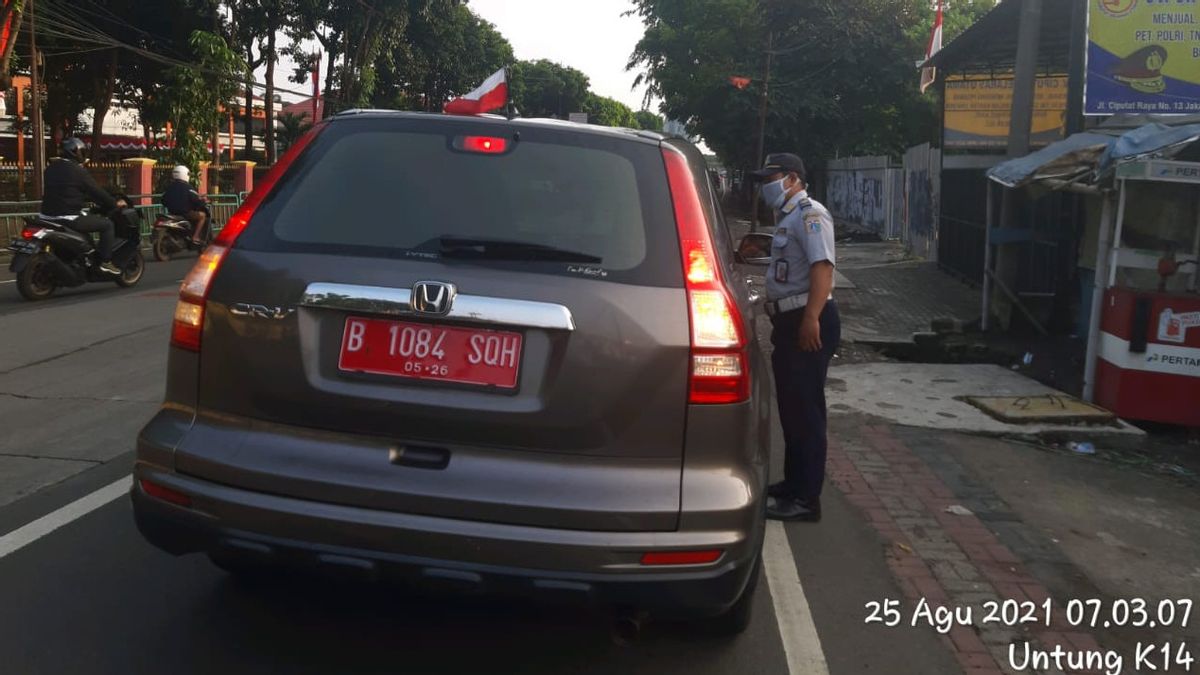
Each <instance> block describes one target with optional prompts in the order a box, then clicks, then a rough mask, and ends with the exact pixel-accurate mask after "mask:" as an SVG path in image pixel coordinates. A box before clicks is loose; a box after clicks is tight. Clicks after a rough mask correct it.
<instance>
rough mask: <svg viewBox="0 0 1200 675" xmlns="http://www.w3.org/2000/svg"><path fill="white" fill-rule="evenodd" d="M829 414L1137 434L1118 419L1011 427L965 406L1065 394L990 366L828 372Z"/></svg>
mask: <svg viewBox="0 0 1200 675" xmlns="http://www.w3.org/2000/svg"><path fill="white" fill-rule="evenodd" d="M829 378H830V382H829V389H828V394H827V399H828V402H829V409H830V412H831V413H835V414H836V413H838V412H843V413H846V412H860V413H866V414H870V415H875V416H877V417H882V418H884V419H887V420H890V421H892V422H895V423H897V424H904V425H908V426H914V427H925V428H929V429H942V430H949V431H963V432H968V433H978V434H989V435H1009V436H1026V437H1037V436H1056V437H1066V438H1070V439H1072V440H1084V439H1092V440H1101V441H1103V440H1104V439H1114V438H1123V439H1133V440H1136V439H1139V438H1141V437H1143V436H1144V435H1145V432H1143V431H1142V430H1141V429H1138V428H1137V427H1133V426H1130V425H1129V424H1126V423H1124V422H1121V421H1120V420H1116V421H1114V422H1113V423H1112V424H1111V425H1078V424H1065V423H1053V422H1038V423H1031V424H1014V423H1008V422H1004V421H1001V420H999V419H996V418H994V417H992V416H990V415H988V414H987V413H985V412H983V411H982V410H980V409H979V408H976V407H975V406H973V405H971V404H969V403H967V402H966V401H965V400H964V399H965V398H966V397H968V396H1024V397H1044V396H1047V395H1054V396H1062V397H1064V398H1067V396H1066V394H1063V393H1062V392H1060V391H1058V390H1056V389H1052V388H1050V387H1047V386H1045V385H1043V384H1041V383H1038V382H1035V381H1034V380H1031V379H1029V378H1027V377H1025V376H1023V375H1021V374H1019V373H1015V372H1013V371H1011V370H1008V369H1006V368H1002V367H1000V366H996V365H989V364H928V363H861V364H855V365H846V366H836V367H834V368H831V369H830V371H829Z"/></svg>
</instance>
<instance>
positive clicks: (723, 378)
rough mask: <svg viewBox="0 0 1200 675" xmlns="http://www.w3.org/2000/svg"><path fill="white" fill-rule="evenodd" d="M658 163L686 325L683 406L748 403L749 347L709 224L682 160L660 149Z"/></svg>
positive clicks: (670, 150)
mask: <svg viewBox="0 0 1200 675" xmlns="http://www.w3.org/2000/svg"><path fill="white" fill-rule="evenodd" d="M663 161H664V162H665V164H666V167H667V179H668V182H669V183H670V186H671V202H672V203H673V205H674V207H675V225H676V227H677V228H678V230H679V245H680V253H681V254H682V257H683V276H684V282H685V285H686V287H687V294H688V313H689V318H690V319H691V339H692V364H691V365H692V369H691V374H690V377H689V383H688V402H689V403H699V404H717V403H739V402H741V401H745V400H746V399H748V398H750V373H749V372H748V371H747V369H746V350H747V348H748V347H747V340H746V336H745V335H744V331H743V328H742V316H741V313H740V312H739V311H738V308H737V305H736V304H735V303H734V302H733V298H732V296H731V295H730V292H729V288H728V286H727V285H726V283H725V280H724V279H723V278H722V275H721V268H720V265H719V264H718V261H717V256H716V254H715V250H714V248H713V238H712V235H711V233H710V231H709V227H708V219H707V217H706V216H705V215H704V208H703V206H702V205H701V202H700V194H699V192H697V188H696V183H695V180H694V177H693V176H692V170H691V168H690V167H689V166H688V161H687V158H686V157H684V156H683V154H682V153H681V152H679V151H678V150H676V149H674V148H671V147H670V146H664V147H663Z"/></svg>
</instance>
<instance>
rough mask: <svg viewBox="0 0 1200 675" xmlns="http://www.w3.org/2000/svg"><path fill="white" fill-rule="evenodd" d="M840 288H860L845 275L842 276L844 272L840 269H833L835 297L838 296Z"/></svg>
mask: <svg viewBox="0 0 1200 675" xmlns="http://www.w3.org/2000/svg"><path fill="white" fill-rule="evenodd" d="M839 288H844V289H847V290H853V289H855V288H858V285H857V284H855V283H854V282H853V281H850V279H848V278H847V277H846V275H845V274H842V271H841V270H840V269H838V268H836V267H834V268H833V292H834V295H835V296H836V295H837V291H838V289H839Z"/></svg>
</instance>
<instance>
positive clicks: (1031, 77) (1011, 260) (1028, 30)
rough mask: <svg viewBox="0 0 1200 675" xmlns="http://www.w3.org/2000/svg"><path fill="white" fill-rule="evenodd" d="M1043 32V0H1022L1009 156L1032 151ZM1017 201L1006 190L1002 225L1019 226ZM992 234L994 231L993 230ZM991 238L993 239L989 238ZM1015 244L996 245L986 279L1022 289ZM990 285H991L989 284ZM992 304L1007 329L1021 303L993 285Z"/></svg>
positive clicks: (1015, 59) (1008, 226)
mask: <svg viewBox="0 0 1200 675" xmlns="http://www.w3.org/2000/svg"><path fill="white" fill-rule="evenodd" d="M1041 34H1042V0H1021V17H1020V22H1019V23H1018V25H1017V53H1016V58H1014V59H1013V71H1014V72H1013V95H1012V108H1011V109H1010V116H1009V124H1008V156H1009V157H1023V156H1025V155H1027V154H1029V136H1030V131H1031V127H1032V126H1033V102H1034V92H1035V91H1036V90H1037V66H1038V42H1039V41H1040V40H1041ZM1017 206H1018V205H1017V204H1016V203H1015V196H1014V194H1013V190H1004V191H1003V195H1002V196H1001V198H1000V225H999V226H1000V227H1001V228H1012V227H1015V226H1016V225H1015V221H1016V220H1017V218H1016V210H1017ZM989 236H990V233H989ZM989 241H991V240H990V239H989ZM1013 245H1014V243H1007V244H1002V245H999V246H996V251H995V261H996V262H995V271H994V272H993V271H991V270H988V269H986V268H985V269H984V276H985V278H986V277H987V276H988V275H991V279H990V280H988V281H989V282H996V283H995V285H996V286H999V287H1000V288H1005V287H1007V288H1010V289H1012V290H1013V292H1018V291H1019V290H1020V289H1018V288H1017V283H1016V282H1017V281H1018V279H1017V274H1018V272H1019V269H1020V260H1019V258H1018V256H1017V252H1016V251H1015V250H1014V249H1013ZM989 285H990V284H989ZM990 290H991V293H992V306H993V307H995V308H996V314H997V315H998V318H999V319H1000V325H1001V326H1002V327H1003V328H1004V329H1005V330H1007V329H1008V327H1009V324H1010V321H1011V318H1012V310H1013V308H1014V306H1015V305H1017V304H1018V303H1019V300H1017V299H1016V296H1015V295H1012V296H1010V295H1009V294H1007V293H1004V292H1001V291H999V290H998V289H997V288H995V287H992V288H991V289H990Z"/></svg>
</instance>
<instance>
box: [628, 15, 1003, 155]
mask: <svg viewBox="0 0 1200 675" xmlns="http://www.w3.org/2000/svg"><path fill="white" fill-rule="evenodd" d="M985 5H986V1H980V2H975V1H973V0H961V1H960V2H954V1H953V0H952V1H951V9H949V10H948V14H947V19H946V23H947V26H948V27H949V26H950V25H951V24H952V23H953V24H954V25H955V26H956V27H957V25H958V23H957V22H959V13H960V12H962V13H966V14H968V15H970V13H971V12H978V11H979V10H981V9H984V8H985ZM634 6H635V7H634V10H633V13H634V14H636V15H637V16H638V17H640V18H641V19H642V22H643V24H644V25H645V34H644V35H643V37H642V39H641V41H639V43H638V45H637V47H636V49H635V51H634V53H633V55H632V56H631V59H630V63H629V65H630V68H634V69H640V70H641V71H642V79H644V81H645V82H646V83H647V84H648V85H649V93H650V95H653V96H655V97H658V98H661V99H662V101H663V104H662V109H663V112H664V113H665V114H666V115H667V117H669V118H671V119H679V120H683V121H685V123H686V124H687V126H688V130H689V132H690V133H694V134H697V135H700V136H702V137H703V138H704V139H705V141H706V142H707V143H708V145H709V147H711V148H713V149H714V150H716V151H717V153H718V154H719V155H720V156H721V158H722V159H723V161H724V162H725V163H726V164H728V165H730V166H735V167H743V168H745V167H749V166H754V165H757V164H758V162H759V161H760V158H758V157H755V156H754V152H755V145H756V137H757V134H758V119H759V118H758V114H759V106H760V102H761V100H762V94H763V81H762V76H763V72H764V70H765V67H766V59H767V49H766V46H767V44H768V42H770V43H771V44H772V45H773V49H772V51H773V54H772V60H773V63H772V73H771V82H770V87H769V98H768V103H769V107H768V110H769V114H768V116H767V123H766V134H765V137H766V142H765V150H766V151H768V152H770V151H772V150H776V149H783V148H787V149H790V150H794V151H796V152H799V153H800V154H801V155H803V156H805V157H806V159H808V160H809V161H810V163H812V164H814V165H815V166H820V164H821V162H822V161H823V159H824V158H827V157H832V156H834V155H835V154H841V155H849V154H898V153H900V152H902V151H903V150H904V148H906V147H908V146H910V145H912V144H914V143H917V142H920V141H923V140H928V139H930V138H932V137H933V135H934V131H935V128H936V127H935V125H936V116H935V115H934V110H933V107H932V105H931V103H930V101H929V99H928V98H925V97H922V96H921V95H920V94H919V92H918V83H919V73H918V71H917V70H916V69H915V68H914V67H913V65H914V63H915V62H916V61H917V60H918V59H919V58H920V57H921V55H922V54H923V53H924V50H925V43H926V41H927V40H928V35H929V29H930V26H931V23H932V10H931V4H930V2H929V1H928V0H856V1H855V2H852V3H851V2H844V3H836V4H830V3H825V2H821V1H820V0H790V1H789V2H778V1H776V0H634ZM972 16H973V15H972ZM882 17H886V20H882ZM967 21H969V18H964V19H962V22H963V23H966V22H967ZM956 29H957V28H956ZM731 76H742V77H749V78H750V79H751V83H750V85H749V86H748V87H746V88H744V89H738V88H737V87H734V86H733V85H731V84H730V82H729V78H730V77H731Z"/></svg>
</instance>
